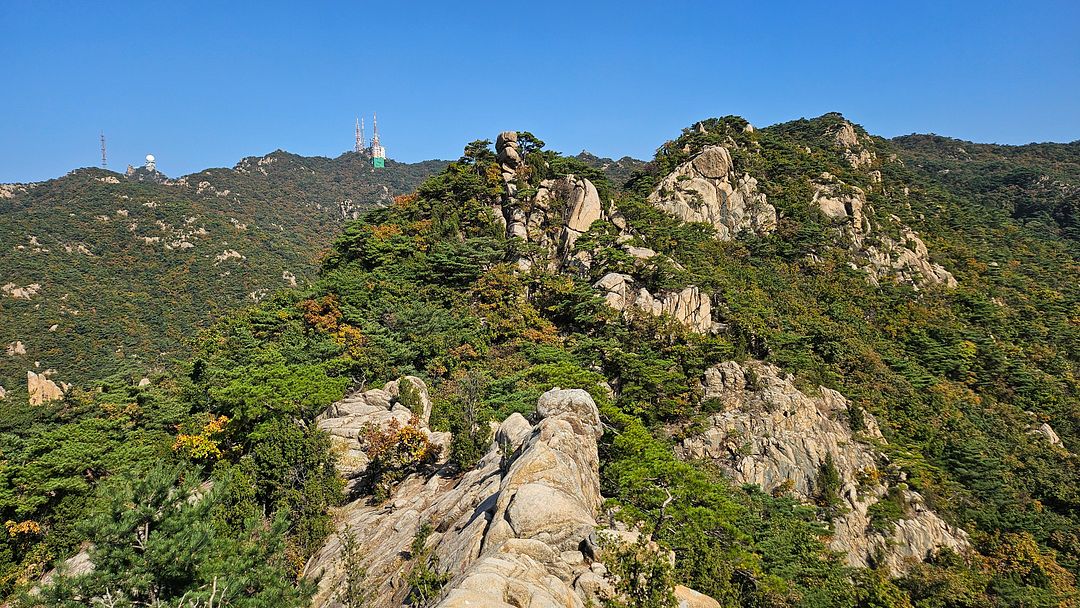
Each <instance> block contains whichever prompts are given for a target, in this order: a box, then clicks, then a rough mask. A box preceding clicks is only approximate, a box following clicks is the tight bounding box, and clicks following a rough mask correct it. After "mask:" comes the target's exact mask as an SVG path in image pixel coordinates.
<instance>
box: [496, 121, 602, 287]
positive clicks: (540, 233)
mask: <svg viewBox="0 0 1080 608" xmlns="http://www.w3.org/2000/svg"><path fill="white" fill-rule="evenodd" d="M495 148H496V151H497V159H498V162H499V169H500V173H501V175H502V179H503V184H504V188H505V193H504V195H503V198H502V201H501V202H500V204H499V205H497V207H496V209H495V212H496V217H498V218H500V219H501V220H502V223H504V224H505V226H506V235H507V236H508V237H517V238H520V239H522V240H524V241H526V242H529V243H535V244H537V245H539V246H540V247H541V249H542V250H543V251H546V252H547V254H548V258H549V262H550V263H551V265H553V266H554V267H566V266H568V265H573V264H575V263H576V264H578V265H580V264H582V263H585V264H587V261H586V260H582V259H572V258H573V255H572V251H573V247H574V243H575V242H576V241H577V239H578V237H580V236H581V235H582V234H584V233H585V232H586V231H587V230H588V229H589V226H591V225H592V223H593V222H595V221H597V220H599V219H603V218H604V217H605V213H604V205H603V202H602V201H601V200H600V195H599V193H598V192H597V190H596V186H595V185H593V183H592V182H591V181H589V180H588V179H586V178H584V177H579V176H575V175H565V176H561V177H557V178H554V179H547V180H544V181H542V182H541V183H540V185H539V187H538V188H537V190H536V192H535V194H532V195H531V196H526V197H522V196H519V194H518V192H519V183H518V173H519V171H520V170H521V169H522V168H523V166H524V161H523V159H522V156H521V150H520V147H519V145H518V136H517V132H516V131H504V132H502V133H500V134H499V136H498V137H497V138H496V140H495ZM535 261H537V260H535V259H522V260H520V261H519V265H521V266H523V267H528V266H529V265H531V264H532V263H534V262H535Z"/></svg>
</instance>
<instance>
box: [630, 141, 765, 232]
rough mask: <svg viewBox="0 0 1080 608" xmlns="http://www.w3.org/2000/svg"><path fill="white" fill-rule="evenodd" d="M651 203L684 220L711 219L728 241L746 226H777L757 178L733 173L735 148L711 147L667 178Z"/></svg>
mask: <svg viewBox="0 0 1080 608" xmlns="http://www.w3.org/2000/svg"><path fill="white" fill-rule="evenodd" d="M649 202H650V203H652V204H653V205H655V206H657V207H659V208H660V209H663V210H664V211H667V212H668V213H670V214H672V215H674V216H675V217H677V218H679V219H681V220H683V221H685V222H707V223H710V224H712V225H713V227H714V228H716V232H717V235H718V236H719V238H721V239H723V240H730V239H733V238H735V236H736V235H737V234H738V233H739V232H741V231H743V230H747V231H750V232H755V233H758V234H763V233H767V232H772V231H773V230H775V229H776V222H777V216H776V208H774V207H773V206H772V205H770V204H769V202H768V201H767V200H766V198H765V194H764V193H763V192H760V191H758V189H757V180H756V179H754V178H753V177H750V175H749V174H746V173H744V174H743V175H741V176H740V175H738V174H737V173H736V172H735V167H734V164H733V162H732V160H731V152H729V151H728V149H727V148H725V147H723V146H708V147H706V148H705V149H703V150H702V151H701V152H700V153H698V155H697V156H695V157H694V158H692V159H690V160H689V161H687V162H685V163H683V164H681V165H679V166H678V167H676V168H675V170H674V171H672V172H671V173H670V174H669V175H667V176H666V177H664V179H662V180H661V181H660V183H659V184H658V185H657V187H656V188H655V189H654V190H653V192H652V193H651V194H650V195H649Z"/></svg>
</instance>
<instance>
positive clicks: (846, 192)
mask: <svg viewBox="0 0 1080 608" xmlns="http://www.w3.org/2000/svg"><path fill="white" fill-rule="evenodd" d="M814 186H815V189H814V198H813V200H812V203H813V204H815V205H817V206H818V208H819V209H821V212H822V213H824V214H825V215H826V216H828V217H830V218H832V219H834V220H838V221H840V223H841V228H840V229H841V231H842V233H843V235H844V236H845V238H847V239H848V240H849V241H850V242H851V248H852V252H853V253H855V254H856V255H857V256H858V257H859V258H860V261H861V262H862V264H861V267H862V268H863V269H864V270H865V271H866V273H867V275H868V277H869V279H870V281H871V282H872V283H874V284H877V283H878V281H880V280H881V279H886V278H895V279H896V280H899V281H901V282H904V283H908V284H910V285H914V286H915V287H920V286H925V285H944V286H946V287H956V284H957V283H956V278H955V277H953V275H952V273H950V272H949V271H948V270H945V268H944V267H943V266H941V265H940V264H934V263H933V262H931V261H930V253H929V251H928V250H927V248H926V243H924V242H923V240H922V239H920V238H919V235H918V234H916V233H915V231H914V230H912V229H911V228H910V227H908V226H907V225H905V224H904V223H903V222H902V221H901V220H900V218H899V217H897V216H895V215H890V216H889V222H890V223H892V224H893V226H894V227H895V228H896V229H897V230H898V231H899V232H900V235H901V239H900V240H899V241H897V240H896V239H894V238H893V237H892V236H890V235H889V234H886V233H885V232H884V231H883V230H881V229H880V227H878V226H874V224H873V223H872V222H871V221H870V218H869V217H868V211H869V210H870V208H869V205H868V203H867V202H866V192H864V191H863V189H862V188H859V187H857V186H850V185H847V184H844V183H843V182H840V181H839V180H837V179H836V178H835V177H833V176H832V175H830V174H829V173H823V174H822V175H821V178H820V179H819V180H818V181H817V182H815V184H814ZM870 237H873V238H870Z"/></svg>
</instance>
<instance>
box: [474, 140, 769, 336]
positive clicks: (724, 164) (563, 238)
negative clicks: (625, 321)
mask: <svg viewBox="0 0 1080 608" xmlns="http://www.w3.org/2000/svg"><path fill="white" fill-rule="evenodd" d="M495 146H496V150H497V153H498V156H497V159H498V162H499V170H500V172H501V175H502V178H503V183H504V186H505V189H506V190H505V194H504V195H503V198H502V201H501V203H500V204H498V205H496V208H495V209H494V211H495V214H496V217H497V218H500V219H501V220H502V222H503V223H504V225H505V227H506V235H507V236H508V237H516V238H520V239H522V240H524V241H526V242H528V243H533V244H536V245H539V246H540V248H541V250H542V251H545V252H547V260H548V262H549V263H550V265H551V267H552V268H553V269H554V268H562V269H564V270H572V271H584V270H587V269H589V268H590V267H591V266H592V260H590V259H589V256H588V255H587V254H586V253H584V252H578V253H576V254H575V253H574V252H573V249H574V244H575V243H576V242H577V239H578V238H579V237H580V236H581V235H582V234H584V233H585V232H586V231H588V230H589V227H590V226H592V225H593V223H594V222H597V221H605V222H610V224H611V226H613V227H614V228H615V229H616V230H617V231H618V233H619V237H618V239H617V242H618V244H619V246H620V247H621V248H622V249H623V250H625V251H626V252H627V253H628V254H630V256H632V257H633V258H634V259H635V260H638V261H639V262H640V263H641V264H642V265H646V264H648V263H650V262H649V261H650V260H653V259H654V258H657V256H658V254H657V252H655V251H653V250H652V249H649V248H648V247H643V246H639V245H635V244H633V243H634V242H635V237H634V236H633V234H632V233H631V232H630V230H629V225H628V224H627V222H626V219H625V218H623V217H622V216H621V215H620V214H619V213H618V211H616V210H613V211H612V212H611V213H608V212H606V211H605V209H604V205H603V201H601V200H600V195H599V193H597V191H596V186H594V185H593V184H592V182H590V181H589V180H587V179H584V178H582V177H577V176H574V175H568V176H565V177H562V178H558V179H549V180H544V181H543V182H541V183H540V185H539V187H538V188H537V190H536V194H535V195H532V196H531V197H528V198H523V197H522V196H520V195H519V185H518V181H517V180H518V174H519V171H520V170H521V169H522V168H523V166H524V162H523V159H522V156H521V151H520V148H519V146H518V135H517V133H516V132H514V131H506V132H503V133H500V134H499V136H498V138H497V139H496V144H495ZM687 166H693V167H696V168H694V169H693V170H694V171H696V172H698V173H697V174H699V175H701V176H707V177H703V178H702V179H703V180H704V181H703V182H702V183H704V184H706V185H708V187H709V188H713V190H712V192H713V194H712V195H711V196H713V199H717V197H722V198H723V199H724V200H725V201H727V200H728V198H730V197H732V196H733V197H735V199H732V200H736V199H737V200H738V201H739V202H738V203H737V204H735V205H734V207H732V210H730V212H729V210H728V207H727V206H724V211H722V213H721V215H723V214H727V215H723V217H725V218H728V219H730V217H728V216H731V217H735V216H733V215H731V214H732V213H735V214H736V215H737V214H739V213H743V212H745V211H746V209H747V208H748V207H747V204H745V201H747V200H750V198H753V199H754V200H755V201H760V202H762V203H763V202H764V199H765V197H764V195H759V194H758V193H757V192H756V190H754V191H753V192H751V190H752V189H753V187H755V186H754V184H756V182H754V181H753V179H752V178H749V177H746V179H745V180H743V182H739V183H743V185H744V186H746V187H745V188H744V189H743V190H741V191H740V192H741V193H735V192H734V191H731V189H730V187H729V188H728V189H727V190H724V186H719V185H718V186H715V187H714V186H713V185H712V184H713V183H714V182H715V183H716V184H721V183H728V182H727V181H725V180H730V179H731V156H730V154H728V151H727V150H726V149H725V148H720V147H716V148H710V149H708V150H707V153H704V152H703V153H702V154H701V155H699V156H698V157H696V158H695V159H694V160H693V161H691V162H690V163H687ZM673 175H674V174H673ZM712 176H715V177H712ZM672 179H674V178H672ZM710 180H712V181H710ZM717 180H719V181H717ZM747 180H749V181H747ZM729 185H730V184H729ZM747 188H749V189H747ZM729 191H730V192H729ZM724 192H728V193H727V194H724ZM729 195H730V196H729ZM754 204H755V205H756V203H754ZM725 205H726V203H725ZM766 207H768V212H769V213H771V216H770V217H771V218H772V219H771V220H768V221H769V222H771V224H770V225H771V226H773V227H774V225H775V222H776V211H775V210H774V209H773V208H772V207H771V206H769V205H767V204H766ZM739 210H741V211H739ZM717 217H720V216H717ZM739 217H741V216H739ZM762 217H764V216H762ZM693 221H708V220H701V219H697V220H693ZM724 221H727V220H724ZM732 221H735V220H732ZM742 221H743V220H741V219H739V220H738V221H737V222H736V223H738V222H742ZM747 221H750V222H751V223H752V224H755V225H757V224H756V223H755V222H757V220H756V219H753V218H751V219H750V220H747ZM769 229H772V228H769ZM536 261H537V260H534V259H531V258H522V259H520V260H518V266H519V267H521V268H523V269H524V268H529V267H531V266H532V264H533V263H535V262H536ZM654 261H655V260H654ZM633 282H634V280H633V278H632V277H630V276H629V275H626V274H616V273H610V274H608V275H606V276H604V277H603V278H602V279H601V280H600V281H599V282H597V283H596V284H595V285H594V286H595V287H596V288H597V289H599V290H600V291H601V293H603V294H604V297H605V299H606V300H607V302H608V304H609V305H611V306H612V307H613V308H615V309H616V310H620V311H624V312H629V311H631V310H638V311H641V312H645V313H648V314H653V315H662V314H663V315H669V316H671V317H672V318H674V319H676V320H678V321H679V322H680V323H682V324H684V325H686V326H687V327H689V328H690V329H691V330H693V331H697V332H702V333H705V332H709V331H712V330H713V328H714V323H713V320H712V308H711V302H710V301H709V298H708V296H707V295H705V294H702V293H701V291H700V290H699V289H698V288H697V287H695V286H688V287H686V288H684V289H682V290H681V291H678V292H664V293H657V294H652V293H650V292H649V290H648V289H645V288H644V287H639V286H635V285H633Z"/></svg>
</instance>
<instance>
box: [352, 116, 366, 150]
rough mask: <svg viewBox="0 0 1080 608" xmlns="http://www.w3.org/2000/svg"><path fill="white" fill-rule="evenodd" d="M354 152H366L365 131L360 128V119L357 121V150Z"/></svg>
mask: <svg viewBox="0 0 1080 608" xmlns="http://www.w3.org/2000/svg"><path fill="white" fill-rule="evenodd" d="M354 151H355V152H363V151H364V131H363V129H362V128H361V127H360V119H359V118H357V119H356V148H355V149H354Z"/></svg>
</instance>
